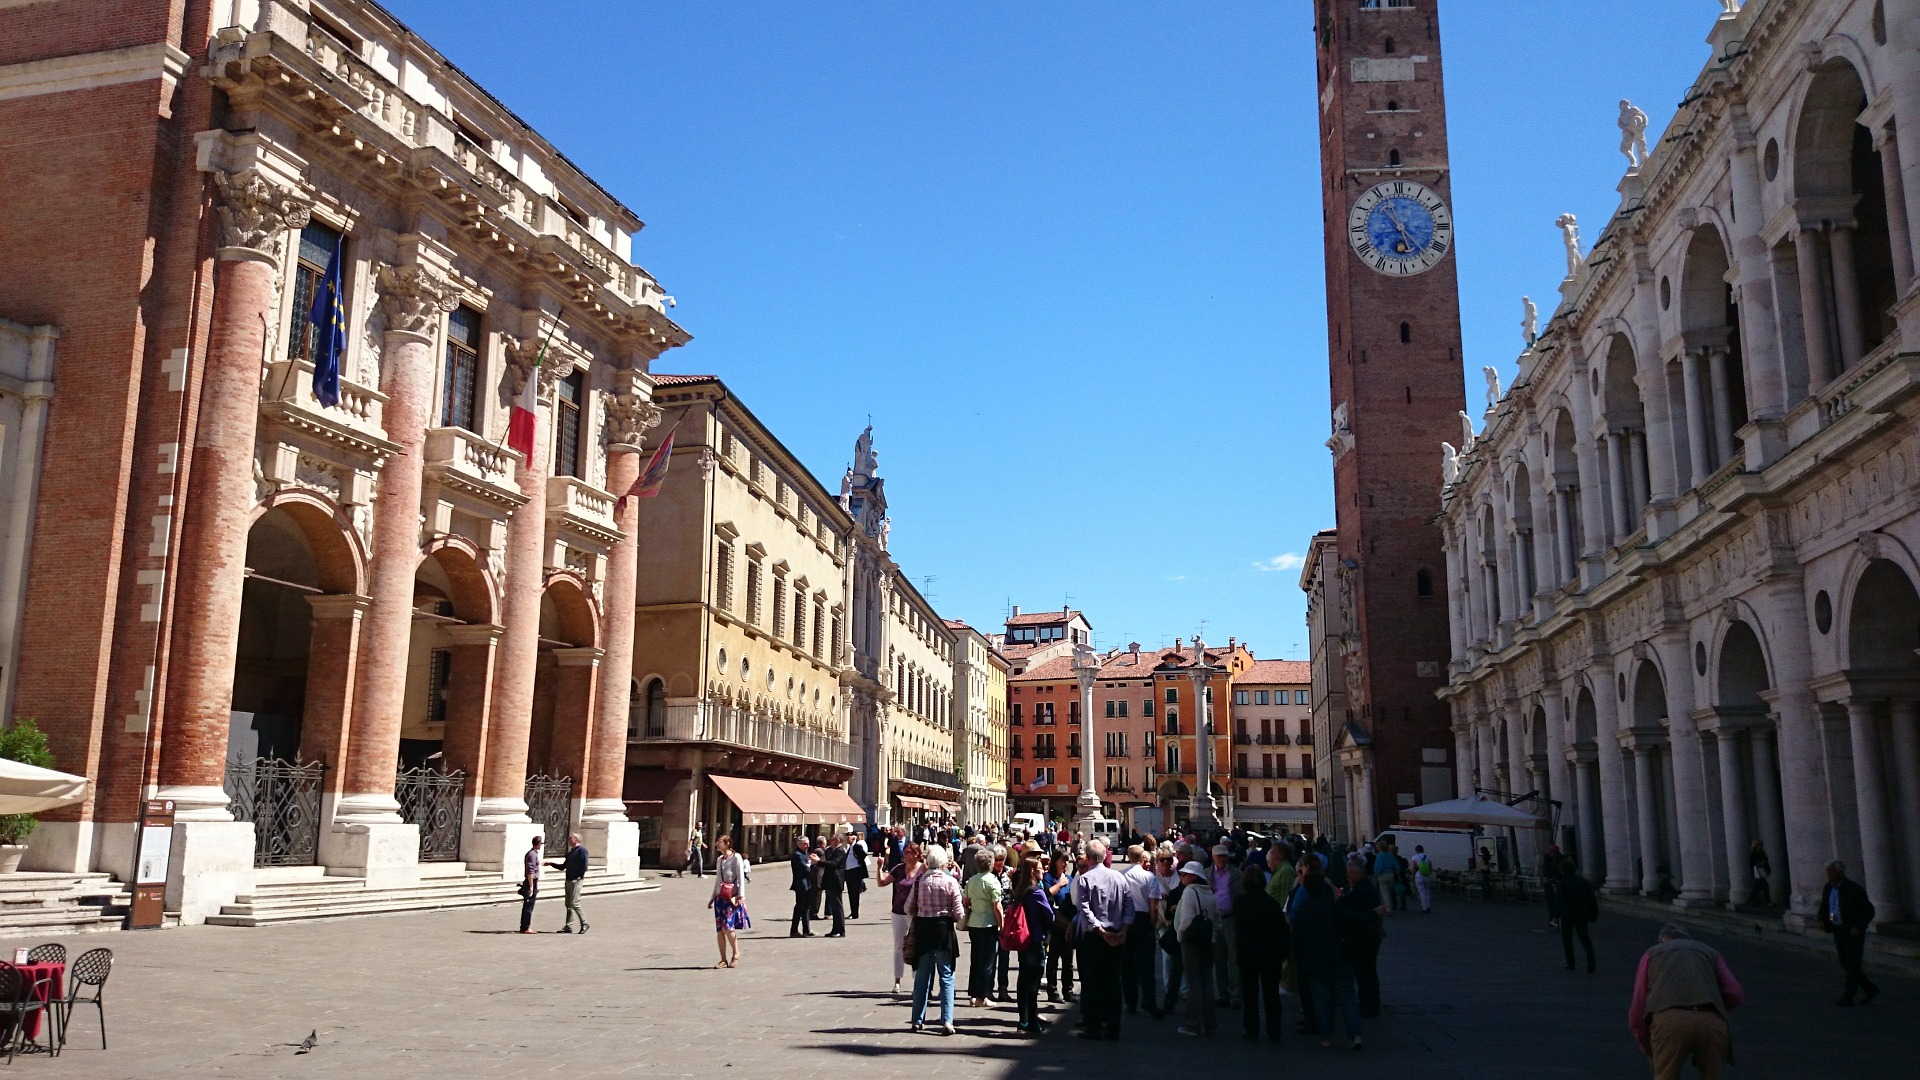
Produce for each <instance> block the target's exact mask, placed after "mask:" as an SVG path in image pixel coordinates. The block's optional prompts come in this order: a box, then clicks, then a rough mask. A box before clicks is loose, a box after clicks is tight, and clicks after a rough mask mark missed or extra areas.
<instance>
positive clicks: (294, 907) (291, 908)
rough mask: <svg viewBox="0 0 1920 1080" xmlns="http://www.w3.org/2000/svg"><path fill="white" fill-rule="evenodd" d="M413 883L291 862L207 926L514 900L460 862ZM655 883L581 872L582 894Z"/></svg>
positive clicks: (553, 875)
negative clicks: (392, 884) (382, 885)
mask: <svg viewBox="0 0 1920 1080" xmlns="http://www.w3.org/2000/svg"><path fill="white" fill-rule="evenodd" d="M420 872H421V878H420V883H419V884H417V885H410V886H405V887H401V888H389V889H370V888H368V887H367V883H366V881H365V880H364V879H362V878H353V877H328V876H327V875H326V873H325V870H324V868H323V867H318V866H297V867H277V868H273V869H263V870H260V871H257V872H256V877H255V883H254V888H253V891H252V892H251V893H246V894H242V895H240V896H236V897H234V899H233V903H231V904H227V905H225V906H223V907H222V908H221V909H220V913H219V914H218V915H209V916H208V917H207V923H208V924H209V925H212V926H277V925H280V924H284V923H290V922H302V921H306V920H309V919H344V918H356V917H359V916H364V915H394V914H399V913H401V912H408V911H437V910H441V909H445V908H462V907H485V906H488V905H492V904H517V903H519V902H520V895H519V893H518V892H516V891H515V889H516V887H517V885H518V883H517V882H513V881H503V880H501V878H500V875H499V874H497V873H480V872H477V871H476V872H470V871H468V870H467V868H466V864H465V863H429V864H426V865H424V866H422V867H421V868H420ZM549 873H550V876H549V877H547V878H543V879H542V881H541V885H542V888H541V897H542V900H543V901H544V900H545V899H546V898H547V897H549V896H551V897H552V898H553V900H554V901H555V902H556V903H557V902H558V899H559V897H560V884H559V883H560V875H559V872H558V871H550V872H549ZM659 887H660V886H659V885H657V884H655V883H654V882H653V881H650V880H648V879H647V878H646V877H644V876H643V877H637V878H618V877H608V876H606V875H605V873H604V872H602V871H600V870H590V871H588V873H587V877H586V884H585V886H584V889H583V893H584V895H586V896H608V895H612V894H615V893H629V892H650V891H653V890H656V889H658V888H659Z"/></svg>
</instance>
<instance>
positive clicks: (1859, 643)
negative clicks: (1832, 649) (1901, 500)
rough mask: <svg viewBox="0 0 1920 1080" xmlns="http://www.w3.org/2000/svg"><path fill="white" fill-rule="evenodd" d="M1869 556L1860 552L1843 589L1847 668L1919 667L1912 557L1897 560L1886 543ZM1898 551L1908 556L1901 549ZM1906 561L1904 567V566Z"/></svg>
mask: <svg viewBox="0 0 1920 1080" xmlns="http://www.w3.org/2000/svg"><path fill="white" fill-rule="evenodd" d="M1880 546H1881V548H1882V550H1881V551H1877V552H1875V553H1874V554H1873V555H1872V556H1871V557H1868V556H1865V555H1863V556H1862V557H1861V558H1860V559H1859V562H1860V566H1859V569H1858V571H1857V572H1856V573H1855V574H1854V575H1853V576H1852V584H1851V585H1850V586H1849V588H1848V590H1847V599H1846V606H1845V609H1844V610H1845V611H1846V612H1847V618H1846V621H1845V622H1844V623H1843V625H1844V626H1845V627H1846V634H1847V636H1846V639H1845V640H1844V641H1843V642H1841V648H1842V650H1843V651H1842V655H1843V656H1844V657H1845V658H1846V659H1845V663H1846V667H1847V669H1848V670H1849V671H1856V672H1869V671H1888V670H1890V669H1891V670H1904V669H1910V668H1913V667H1915V666H1920V657H1916V655H1915V649H1916V648H1920V592H1916V590H1915V588H1914V581H1915V580H1916V575H1915V574H1914V572H1913V568H1912V559H1911V556H1910V555H1909V556H1908V558H1905V559H1900V560H1898V561H1896V560H1895V559H1894V558H1890V557H1888V556H1891V555H1894V554H1896V552H1894V551H1890V550H1885V549H1888V548H1894V547H1895V546H1896V545H1894V544H1892V543H1891V542H1885V543H1882V544H1881V545H1880ZM1898 554H1903V555H1904V554H1908V553H1907V552H1906V551H1905V549H1904V548H1899V549H1898ZM1903 564H1905V565H1903Z"/></svg>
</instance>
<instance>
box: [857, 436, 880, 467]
mask: <svg viewBox="0 0 1920 1080" xmlns="http://www.w3.org/2000/svg"><path fill="white" fill-rule="evenodd" d="M853 472H854V475H855V476H878V475H880V455H879V454H876V453H874V452H873V425H872V424H868V425H867V430H865V431H863V432H861V433H860V438H859V439H858V440H856V441H855V442H854V444H853Z"/></svg>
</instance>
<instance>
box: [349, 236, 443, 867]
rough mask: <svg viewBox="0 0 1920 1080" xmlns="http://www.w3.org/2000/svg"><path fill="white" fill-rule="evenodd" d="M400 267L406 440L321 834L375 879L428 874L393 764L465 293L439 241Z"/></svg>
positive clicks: (393, 302)
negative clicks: (441, 351)
mask: <svg viewBox="0 0 1920 1080" xmlns="http://www.w3.org/2000/svg"><path fill="white" fill-rule="evenodd" d="M400 250H401V260H402V262H401V265H398V266H383V267H381V268H380V269H379V273H378V277H377V282H378V286H379V290H380V310H381V312H382V313H383V314H384V315H385V316H386V320H387V325H386V332H385V333H384V334H383V335H382V336H381V350H380V353H381V355H380V360H381V364H380V366H381V369H382V370H381V377H380V390H381V393H383V394H385V395H386V398H387V401H386V404H385V406H384V408H383V410H382V420H383V423H384V426H385V429H386V434H387V440H388V441H389V442H392V443H394V444H395V445H396V446H398V447H399V450H398V451H396V452H395V453H394V455H393V456H392V457H390V458H388V459H387V461H386V463H385V464H384V465H382V466H381V468H380V475H379V476H378V477H376V478H375V480H374V506H373V526H372V536H371V538H370V542H369V544H368V547H369V549H370V551H369V556H370V557H369V559H368V568H367V582H368V584H367V593H368V596H369V597H370V600H371V602H370V603H369V604H368V605H367V614H366V618H365V620H364V622H363V625H362V628H361V643H362V648H361V656H362V661H361V667H360V693H359V699H358V701H357V702H356V703H355V707H354V718H353V733H352V737H351V739H349V740H348V744H347V746H348V749H347V760H346V763H345V772H346V783H345V788H344V791H343V792H342V794H341V796H340V801H339V802H338V803H337V804H336V805H335V806H334V808H333V825H332V827H331V828H330V829H328V830H327V831H326V832H325V833H324V834H323V835H322V838H321V851H320V861H321V862H322V863H324V864H325V865H327V866H330V867H336V868H340V869H344V870H348V871H351V872H352V873H354V874H356V875H359V876H364V877H365V878H366V879H367V883H368V885H370V886H374V887H399V886H405V885H409V884H412V883H414V882H416V881H418V880H419V877H420V828H419V826H418V825H414V824H410V823H408V822H404V821H401V820H400V803H399V801H398V800H396V799H395V798H394V794H393V783H394V774H395V773H396V772H397V771H398V766H399V761H400V716H401V712H402V710H403V708H404V707H405V704H406V696H407V666H408V658H409V655H410V654H411V652H412V643H413V617H414V608H413V598H414V578H415V575H416V573H417V572H418V571H419V568H420V558H421V555H420V488H421V483H422V480H423V473H422V471H421V470H422V468H423V467H424V465H425V453H424V448H425V446H426V439H427V424H428V420H429V414H430V411H431V409H432V405H433V371H434V358H433V342H434V339H435V336H436V335H437V334H438V332H439V330H440V321H441V319H442V318H443V317H444V316H445V315H446V313H447V312H449V311H451V310H453V306H454V303H455V302H456V301H457V300H458V298H459V291H458V290H457V289H456V288H455V287H454V286H453V285H452V284H451V283H450V282H448V281H447V279H446V276H445V275H444V274H443V273H442V272H441V271H440V270H439V269H438V268H437V265H436V264H439V263H441V262H442V261H443V260H444V258H445V255H444V251H443V249H441V248H440V246H439V245H438V244H437V243H435V242H434V241H432V240H429V239H427V238H426V237H422V236H418V235H411V236H403V237H401V238H400Z"/></svg>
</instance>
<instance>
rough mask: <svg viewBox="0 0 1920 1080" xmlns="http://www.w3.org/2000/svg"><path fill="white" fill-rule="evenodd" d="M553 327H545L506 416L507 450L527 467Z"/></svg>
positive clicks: (556, 318) (555, 321)
mask: <svg viewBox="0 0 1920 1080" xmlns="http://www.w3.org/2000/svg"><path fill="white" fill-rule="evenodd" d="M559 321H560V319H559V316H558V315H555V316H554V325H558V324H559ZM553 330H554V327H553V326H548V327H547V336H546V337H544V338H542V339H541V340H540V351H539V352H537V353H535V354H534V357H533V370H532V371H529V372H527V382H526V385H524V386H522V387H521V388H520V393H519V395H518V396H516V397H515V398H514V399H513V410H512V412H510V413H509V414H508V416H507V448H508V449H510V450H517V451H519V453H520V459H521V460H522V461H524V462H525V463H527V464H528V465H532V464H533V424H534V418H535V417H537V416H538V415H539V414H540V368H541V367H542V366H544V365H545V364H546V362H547V346H548V345H551V344H553Z"/></svg>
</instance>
